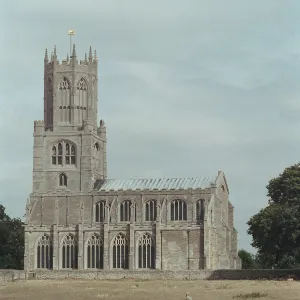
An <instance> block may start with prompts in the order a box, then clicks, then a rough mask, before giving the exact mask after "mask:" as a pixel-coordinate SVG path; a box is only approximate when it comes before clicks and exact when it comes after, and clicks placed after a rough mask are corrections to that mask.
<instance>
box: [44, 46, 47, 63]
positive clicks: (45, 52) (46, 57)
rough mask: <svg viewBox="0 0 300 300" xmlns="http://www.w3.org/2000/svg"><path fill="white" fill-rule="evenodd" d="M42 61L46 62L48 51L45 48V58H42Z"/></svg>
mask: <svg viewBox="0 0 300 300" xmlns="http://www.w3.org/2000/svg"><path fill="white" fill-rule="evenodd" d="M44 61H48V50H47V48H46V50H45V58H44Z"/></svg>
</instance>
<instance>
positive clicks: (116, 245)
mask: <svg viewBox="0 0 300 300" xmlns="http://www.w3.org/2000/svg"><path fill="white" fill-rule="evenodd" d="M112 248H113V249H112V250H113V251H112V260H113V268H114V269H128V243H127V239H126V237H125V236H124V235H123V234H122V233H119V234H118V235H117V236H116V237H115V238H114V240H113V245H112Z"/></svg>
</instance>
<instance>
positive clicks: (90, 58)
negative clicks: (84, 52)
mask: <svg viewBox="0 0 300 300" xmlns="http://www.w3.org/2000/svg"><path fill="white" fill-rule="evenodd" d="M92 59H93V54H92V46H90V52H89V61H91V60H92Z"/></svg>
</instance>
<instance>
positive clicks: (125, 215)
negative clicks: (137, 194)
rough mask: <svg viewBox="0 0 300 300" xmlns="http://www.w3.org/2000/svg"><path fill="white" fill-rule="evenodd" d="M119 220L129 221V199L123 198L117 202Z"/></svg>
mask: <svg viewBox="0 0 300 300" xmlns="http://www.w3.org/2000/svg"><path fill="white" fill-rule="evenodd" d="M119 210H120V211H119V212H120V221H121V222H123V221H130V219H131V201H130V200H125V201H123V202H121V203H120V204H119Z"/></svg>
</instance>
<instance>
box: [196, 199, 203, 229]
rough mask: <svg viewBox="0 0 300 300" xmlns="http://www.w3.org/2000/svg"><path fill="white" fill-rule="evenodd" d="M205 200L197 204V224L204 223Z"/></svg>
mask: <svg viewBox="0 0 300 300" xmlns="http://www.w3.org/2000/svg"><path fill="white" fill-rule="evenodd" d="M204 203H205V202H204V200H203V199H200V200H198V201H197V202H196V221H197V224H203V222H204V211H205V208H204Z"/></svg>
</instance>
